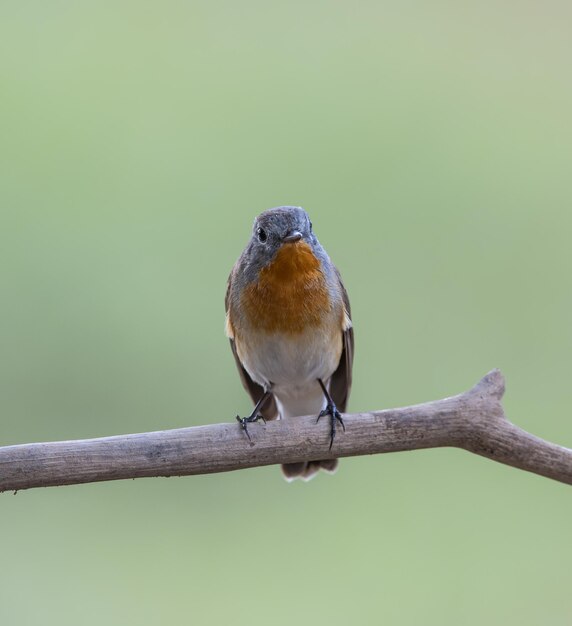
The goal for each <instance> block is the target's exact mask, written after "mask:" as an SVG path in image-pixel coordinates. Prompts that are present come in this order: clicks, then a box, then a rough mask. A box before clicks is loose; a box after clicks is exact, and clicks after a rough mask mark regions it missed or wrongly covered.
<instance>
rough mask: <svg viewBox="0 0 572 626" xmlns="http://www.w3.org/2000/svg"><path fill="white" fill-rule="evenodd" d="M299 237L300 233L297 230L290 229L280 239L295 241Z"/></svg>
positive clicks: (288, 241) (300, 236)
mask: <svg viewBox="0 0 572 626" xmlns="http://www.w3.org/2000/svg"><path fill="white" fill-rule="evenodd" d="M300 239H302V233H301V232H300V231H299V230H291V231H290V232H289V233H288V234H287V235H286V237H284V238H283V239H282V241H283V242H284V243H296V242H297V241H300Z"/></svg>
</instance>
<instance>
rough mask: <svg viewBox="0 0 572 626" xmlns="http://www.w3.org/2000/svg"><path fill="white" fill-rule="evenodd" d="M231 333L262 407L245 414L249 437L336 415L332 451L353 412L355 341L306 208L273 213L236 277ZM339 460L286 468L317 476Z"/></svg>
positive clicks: (341, 292) (291, 473)
mask: <svg viewBox="0 0 572 626" xmlns="http://www.w3.org/2000/svg"><path fill="white" fill-rule="evenodd" d="M225 307H226V334H227V336H228V338H229V339H230V345H231V348H232V352H233V354H234V358H235V360H236V365H237V367H238V371H239V374H240V377H241V380H242V384H243V385H244V388H245V389H246V391H247V392H248V393H249V394H250V396H251V398H252V401H253V402H254V404H255V407H254V410H253V411H252V414H251V415H249V416H248V417H242V418H241V417H239V416H237V418H236V419H237V420H238V421H239V423H240V425H241V427H242V428H243V429H244V431H245V433H246V435H247V436H248V437H249V438H250V435H249V433H248V424H250V423H252V422H256V421H257V420H259V419H264V420H271V419H277V418H278V419H291V418H295V417H297V416H301V415H311V414H315V415H317V416H318V419H320V417H322V416H326V415H327V416H329V418H330V449H331V448H332V444H333V442H334V438H335V435H336V425H337V423H339V424H340V425H341V426H342V427H343V428H344V430H345V427H344V422H343V420H342V417H341V415H340V411H342V412H344V411H345V410H346V405H347V401H348V396H349V393H350V387H351V381H352V362H353V352H354V337H353V330H352V322H351V317H350V303H349V300H348V294H347V292H346V290H345V288H344V285H343V283H342V280H341V277H340V274H339V272H338V270H337V269H336V267H335V266H334V264H333V263H332V262H331V261H330V258H329V257H328V255H327V254H326V251H325V250H324V249H323V248H322V246H321V245H320V243H319V241H318V240H317V239H316V236H315V235H314V233H313V232H312V222H311V221H310V218H309V217H308V214H307V213H306V212H305V211H304V210H303V209H302V208H300V207H293V206H281V207H277V208H274V209H268V210H267V211H264V212H263V213H261V214H260V215H259V216H258V217H257V218H256V219H255V220H254V227H253V231H252V237H251V239H250V241H249V243H248V245H247V246H246V248H245V250H244V251H243V253H242V254H241V255H240V257H239V259H238V261H237V262H236V263H235V265H234V267H233V269H232V272H231V274H230V277H229V279H228V287H227V292H226V299H225ZM337 465H338V461H337V459H326V460H321V461H309V462H301V463H288V464H286V465H282V471H283V473H284V476H285V477H286V479H287V480H293V479H294V478H302V479H304V480H308V479H310V478H311V477H312V476H314V474H316V472H317V471H318V470H319V469H320V468H322V469H324V470H326V471H328V472H334V471H335V470H336V467H337Z"/></svg>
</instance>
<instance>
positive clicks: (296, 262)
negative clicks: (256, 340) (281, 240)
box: [242, 241, 330, 334]
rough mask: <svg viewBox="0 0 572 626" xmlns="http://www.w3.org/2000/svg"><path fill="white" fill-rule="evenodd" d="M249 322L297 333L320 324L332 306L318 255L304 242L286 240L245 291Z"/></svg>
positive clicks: (266, 328)
mask: <svg viewBox="0 0 572 626" xmlns="http://www.w3.org/2000/svg"><path fill="white" fill-rule="evenodd" d="M242 305H243V306H244V310H245V313H246V316H247V318H248V321H249V323H250V324H252V325H253V326H255V327H256V328H258V329H260V330H265V331H268V332H283V333H288V334H298V333H301V332H303V331H304V330H306V329H308V328H311V327H316V326H319V325H320V324H321V323H322V320H323V316H324V313H325V312H326V311H328V310H329V309H330V299H329V295H328V289H327V286H326V280H325V277H324V274H323V272H322V270H321V264H320V261H319V259H317V258H316V256H315V255H314V253H313V251H312V249H311V248H310V246H309V245H308V244H307V243H305V242H303V241H300V242H297V243H287V244H283V245H282V247H281V248H280V249H279V250H278V252H277V253H276V256H275V257H274V259H273V260H272V261H271V262H270V263H269V264H268V265H267V266H266V267H264V268H263V269H262V270H261V271H260V273H259V276H258V280H257V281H255V282H253V283H251V284H250V285H249V286H248V287H247V288H246V289H245V290H244V292H243V295H242Z"/></svg>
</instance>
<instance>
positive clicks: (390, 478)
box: [0, 0, 572, 626]
mask: <svg viewBox="0 0 572 626" xmlns="http://www.w3.org/2000/svg"><path fill="white" fill-rule="evenodd" d="M571 20H572V10H571V8H570V4H569V3H567V2H558V1H552V0H549V1H548V2H544V3H538V2H528V1H525V2H518V3H517V2H510V1H509V2H501V3H499V2H496V1H492V0H489V1H487V0H485V1H484V2H483V1H479V2H476V1H475V2H467V3H457V2H452V1H448V0H445V1H443V2H437V3H427V2H422V1H416V0H414V1H413V2H406V3H401V2H357V3H347V2H324V1H318V2H297V1H294V2H289V3H286V2H282V3H268V2H256V1H246V2H230V1H225V0H221V1H220V2H212V1H208V2H207V1H191V2H182V1H177V0H166V1H162V2H158V1H155V2H152V1H151V2H150V1H141V0H138V1H137V2H135V1H126V0H120V1H119V2H118V1H114V2H110V1H102V0H98V1H97V2H95V1H92V0H86V1H82V2H69V1H58V0H54V1H51V2H40V1H37V0H29V1H25V2H22V1H20V2H3V3H2V4H1V5H0V85H1V86H0V91H1V95H0V133H1V139H0V209H1V220H0V319H1V323H0V355H1V358H0V443H1V444H4V445H6V444H13V443H23V442H31V441H42V440H59V439H68V438H84V437H96V436H104V435H110V434H120V433H128V432H138V431H145V430H157V429H163V428H177V427H182V426H187V425H192V424H204V423H211V422H220V421H230V420H232V419H233V418H234V415H235V414H236V413H237V412H239V413H242V414H246V412H247V411H249V410H250V404H249V401H248V398H247V396H246V394H245V393H244V391H243V390H242V388H241V386H240V382H239V379H238V376H237V374H236V371H235V366H234V362H233V359H232V356H231V353H230V350H229V347H228V343H227V340H226V339H225V337H224V334H223V317H224V313H223V298H224V292H225V283H226V278H227V275H228V272H229V270H230V268H231V266H232V264H233V262H234V260H235V259H236V257H237V256H238V254H239V253H240V251H241V250H242V248H243V246H244V245H245V243H246V241H247V239H248V237H249V234H250V228H251V223H252V219H253V218H254V216H255V215H256V214H257V213H258V212H260V211H262V210H263V209H265V208H268V207H271V206H275V205H279V204H298V205H302V206H304V207H305V208H306V209H307V210H308V211H309V212H310V214H311V217H312V220H313V222H314V227H315V230H316V232H317V234H318V236H319V237H320V240H321V242H322V243H323V244H324V245H325V247H326V248H327V250H328V251H329V253H330V255H331V256H332V258H333V259H334V260H335V262H336V263H337V265H338V266H339V267H340V269H341V271H342V274H343V276H344V279H345V282H346V285H347V287H348V290H349V293H350V296H351V299H352V305H353V315H354V320H355V328H356V342H357V344H356V345H357V347H356V361H355V384H354V389H353V395H352V398H351V407H350V408H351V409H354V410H368V409H377V408H384V407H391V406H397V405H405V404H410V403H415V402H420V401H424V400H430V399H437V398H439V397H442V396H445V395H451V394H454V393H457V392H460V391H463V390H465V389H467V388H468V387H470V386H471V385H472V384H473V383H475V382H476V381H477V380H478V379H479V378H480V377H481V376H482V375H483V374H485V373H486V372H487V371H488V370H490V369H492V368H493V367H500V368H501V369H502V370H503V372H504V373H505V375H506V377H507V382H508V385H507V389H508V391H507V395H506V402H505V406H506V408H507V413H508V415H509V416H510V417H511V419H512V420H513V421H515V422H516V423H517V424H519V425H520V426H522V427H524V428H526V429H528V430H530V431H531V432H533V433H535V434H537V435H539V436H542V437H545V438H548V439H550V440H553V441H556V442H558V443H561V444H563V445H568V446H571V445H572V420H571V418H570V402H571V398H572V389H571V384H570V380H571V378H572V327H571V324H570V318H571V314H572V290H571V282H572V278H571V268H572V247H571V246H570V239H571V237H572V188H571V183H570V180H571V174H572V172H571V163H572V160H571V157H572V149H571V146H572V124H571V119H570V111H571V110H572V73H571V71H570V67H571V62H572V26H571V24H572V22H571ZM571 496H572V492H571V491H570V488H569V487H566V486H564V485H561V484H558V483H556V482H553V481H550V480H548V479H544V478H540V477H538V476H534V475H529V474H526V473H524V472H521V471H517V470H515V469H512V468H508V467H506V466H502V465H498V464H495V463H492V462H491V461H488V460H485V459H482V458H479V457H476V456H472V455H470V454H468V453H465V452H462V451H458V450H449V449H443V450H430V451H422V452H412V453H401V454H394V455H382V456H377V457H363V458H355V459H347V460H344V461H343V462H342V464H341V468H340V471H339V472H338V473H337V475H336V476H335V477H329V476H319V477H318V478H316V479H315V480H314V481H312V482H310V483H308V484H286V483H285V482H284V481H283V480H282V478H281V475H280V472H279V471H278V469H277V468H276V467H267V468H260V469H254V470H248V471H242V472H236V473H230V474H221V475H212V476H205V477H189V478H172V479H168V480H167V479H146V480H138V481H123V482H117V483H102V484H93V485H84V486H75V487H65V488H51V489H43V490H42V489H38V490H32V491H29V492H20V493H18V494H17V495H16V496H15V497H14V496H12V495H11V494H4V495H2V496H1V497H0V544H1V567H0V623H1V624H2V625H3V626H39V625H41V626H49V625H51V624H58V625H62V626H68V625H69V626H72V625H73V626H76V625H78V624H81V625H86V626H91V625H93V626H95V625H97V626H99V625H101V624H106V625H107V626H115V625H117V626H123V625H124V624H138V625H141V626H146V625H155V624H226V623H230V624H236V625H240V624H249V625H251V626H253V625H258V624H260V625H262V624H269V623H270V624H277V625H286V624H306V623H311V624H316V625H318V624H328V625H329V626H334V625H337V624H340V625H342V624H343V625H345V624H347V623H350V622H351V623H354V624H356V623H360V624H377V623H383V624H393V625H398V626H401V625H410V624H411V625H412V624H424V625H430V624H435V625H439V626H443V625H451V626H453V625H454V626H458V625H460V624H463V625H473V624H474V625H477V624H483V623H487V624H502V625H507V624H508V625H510V624H518V625H519V626H527V625H537V624H549V625H557V626H560V625H565V624H566V625H568V624H570V623H572V600H571V596H570V589H571V582H572V580H571V578H572V573H571V569H570V562H571V561H570V559H571V557H572V532H571V529H572V497H571Z"/></svg>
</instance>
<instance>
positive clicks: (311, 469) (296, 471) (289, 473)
mask: <svg viewBox="0 0 572 626" xmlns="http://www.w3.org/2000/svg"><path fill="white" fill-rule="evenodd" d="M320 469H323V470H324V471H325V472H328V474H333V473H334V472H335V471H336V470H337V469H338V459H325V460H323V461H308V462H305V461H302V462H301V463H286V464H285V465H282V473H283V474H284V478H285V479H286V480H287V481H288V482H292V481H293V480H295V479H296V478H301V479H302V480H304V481H307V480H310V479H311V478H314V476H315V475H316V474H317V473H318V471H319V470H320Z"/></svg>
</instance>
